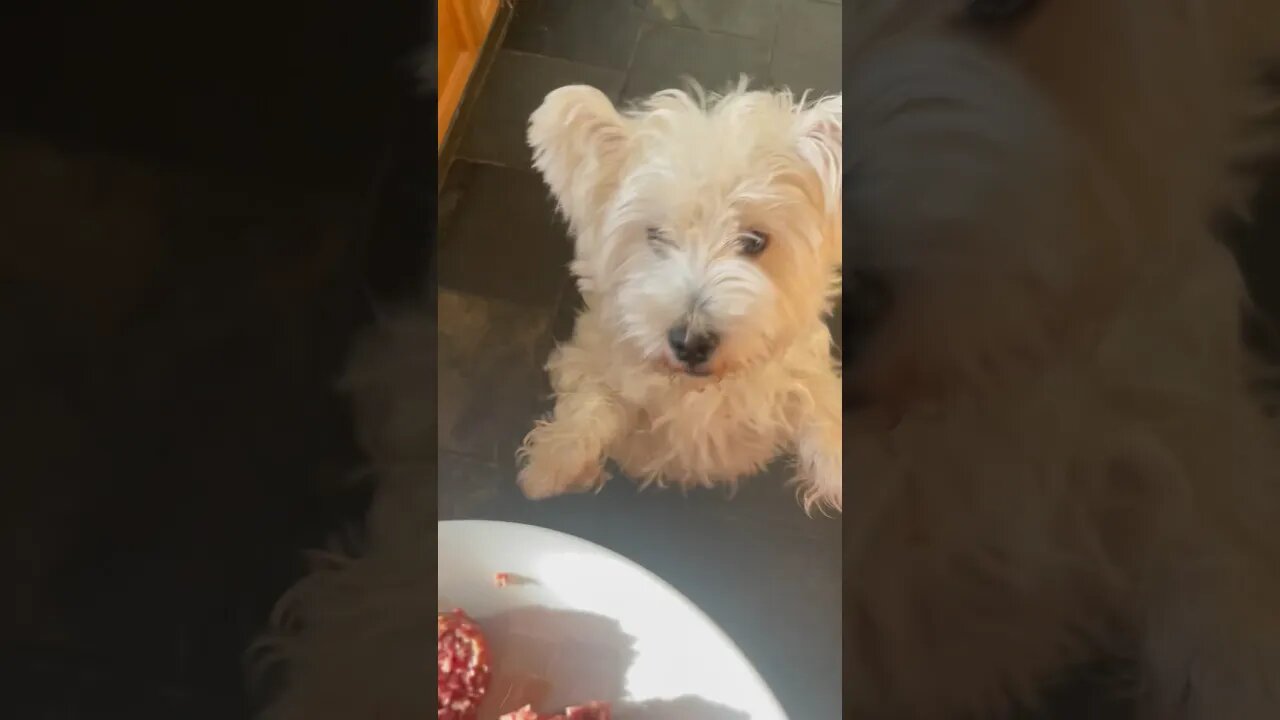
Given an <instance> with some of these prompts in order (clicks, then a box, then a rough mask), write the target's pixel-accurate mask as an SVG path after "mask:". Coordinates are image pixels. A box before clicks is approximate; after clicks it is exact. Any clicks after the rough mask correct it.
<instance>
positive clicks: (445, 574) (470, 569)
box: [437, 520, 787, 720]
mask: <svg viewBox="0 0 1280 720" xmlns="http://www.w3.org/2000/svg"><path fill="white" fill-rule="evenodd" d="M437 532H438V535H439V541H440V544H439V597H438V600H439V609H441V610H451V609H453V608H462V609H463V610H465V611H466V612H467V613H468V614H469V615H471V616H472V617H473V618H475V619H476V620H477V622H479V624H480V626H481V628H482V629H483V630H484V631H485V634H486V635H487V636H488V638H489V643H490V646H491V650H492V654H493V662H494V672H495V678H494V680H495V682H494V688H493V691H497V692H505V691H504V690H502V689H501V687H502V686H504V678H503V677H499V676H508V677H509V676H513V675H514V676H520V675H532V676H538V677H542V678H545V679H546V681H547V682H548V683H549V687H548V688H545V692H546V694H545V696H543V704H544V705H545V706H546V707H541V708H537V709H542V710H554V709H558V708H562V707H564V706H565V705H570V704H575V703H580V702H584V701H587V700H607V701H610V702H611V703H613V704H614V706H615V709H614V714H615V717H616V718H617V719H618V720H641V719H643V720H676V719H677V718H678V719H679V720H748V719H749V720H786V717H787V716H786V714H785V713H784V712H783V711H782V707H781V706H780V705H779V704H778V701H777V699H775V698H774V696H773V693H772V692H770V690H769V688H768V687H767V686H766V685H765V683H764V681H763V680H762V679H761V678H760V674H759V673H757V672H756V670H755V668H753V667H752V666H751V664H750V663H749V662H747V659H746V658H745V657H744V656H743V654H742V651H741V650H739V649H738V648H737V646H736V645H734V644H733V642H732V641H731V640H729V638H728V637H727V636H726V635H725V634H724V632H723V631H722V630H720V628H718V627H716V625H715V623H713V622H712V621H711V620H710V619H709V618H708V617H707V616H706V615H704V614H703V613H702V612H701V611H700V610H698V608H697V607H695V606H694V605H693V603H691V602H689V600H688V599H687V598H685V597H684V596H683V595H681V594H680V593H678V592H676V591H675V589H673V588H672V587H671V586H670V585H668V584H666V583H665V582H663V581H662V580H660V579H658V578H657V577H656V576H655V575H653V573H650V572H648V571H647V570H645V569H644V568H641V567H640V566H638V565H636V564H635V563H633V562H631V561H630V560H627V559H626V558H624V557H622V556H621V555H618V554H616V553H613V552H610V551H609V550H606V549H604V548H602V547H600V546H599V545H595V544H593V543H590V542H587V541H586V540H582V539H580V538H576V537H573V536H571V535H565V534H564V533H559V532H555V531H553V530H548V529H545V528H540V527H534V526H532V525H520V524H516V523H506V522H493V521H487V520H451V521H446V522H441V523H438V527H437ZM499 572H506V573H510V574H511V575H512V578H513V582H512V583H511V584H509V585H508V586H507V587H504V588H498V587H497V586H496V584H495V582H494V576H495V574H496V573H499ZM505 686H506V687H510V683H505ZM491 694H492V691H491ZM488 704H489V703H486V705H488ZM480 720H492V718H486V717H483V716H482V717H481V718H480Z"/></svg>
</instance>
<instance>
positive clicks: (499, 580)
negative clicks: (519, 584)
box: [493, 572, 511, 588]
mask: <svg viewBox="0 0 1280 720" xmlns="http://www.w3.org/2000/svg"><path fill="white" fill-rule="evenodd" d="M509 582H511V575H510V574H508V573H504V572H500V573H498V574H497V575H494V576H493V584H494V585H497V586H498V587H500V588H504V587H506V586H507V583H509Z"/></svg>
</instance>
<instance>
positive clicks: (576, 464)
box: [516, 424, 605, 500]
mask: <svg viewBox="0 0 1280 720" xmlns="http://www.w3.org/2000/svg"><path fill="white" fill-rule="evenodd" d="M553 428H554V426H552V425H549V424H548V425H540V426H538V427H537V428H534V430H533V432H531V433H529V437H528V438H527V439H526V440H525V444H524V447H522V448H521V449H520V453H519V457H520V460H521V461H522V466H521V468H520V473H519V475H518V476H517V477H516V484H517V485H518V486H519V487H520V491H521V492H523V493H524V496H525V497H527V498H529V499H530V500H544V499H546V498H551V497H555V496H557V495H563V494H565V493H573V492H587V491H589V490H594V489H596V488H598V487H599V486H600V485H601V484H602V483H603V482H604V480H605V477H604V472H603V468H602V467H601V458H600V456H599V455H598V454H597V455H593V454H591V453H589V452H586V451H585V450H584V448H583V447H582V443H581V442H573V441H564V440H562V439H561V438H560V437H559V436H558V435H556V433H555V430H554V429H553Z"/></svg>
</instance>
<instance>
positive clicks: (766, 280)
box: [529, 87, 842, 375]
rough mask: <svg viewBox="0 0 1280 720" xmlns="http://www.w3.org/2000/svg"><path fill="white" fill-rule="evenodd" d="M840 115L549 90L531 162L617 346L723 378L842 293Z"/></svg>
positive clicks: (775, 99)
mask: <svg viewBox="0 0 1280 720" xmlns="http://www.w3.org/2000/svg"><path fill="white" fill-rule="evenodd" d="M841 123H842V115H841V101H840V98H839V97H833V98H824V99H822V100H820V101H817V102H814V103H799V102H796V101H794V100H793V98H792V97H791V96H790V95H787V94H785V93H784V94H773V93H764V92H744V91H741V90H739V91H736V92H731V93H729V94H727V95H724V96H712V97H710V98H707V99H705V100H703V99H701V98H698V97H695V96H691V95H688V94H686V93H683V92H676V91H670V92H664V93H659V94H658V95H656V96H654V97H652V98H650V99H648V100H647V101H645V102H644V103H642V104H641V105H640V106H639V107H638V108H636V109H635V110H634V111H630V112H627V113H619V112H618V111H617V110H616V109H615V108H614V106H613V105H612V103H611V102H610V101H609V100H608V99H607V98H606V97H605V96H604V95H603V94H601V93H600V92H598V91H596V90H594V89H592V88H587V87H567V88H561V89H559V90H556V91H554V92H552V93H551V94H550V95H548V96H547V99H546V100H545V102H544V103H543V105H542V106H541V107H540V108H539V109H538V110H537V112H535V113H534V115H533V116H532V118H531V120H530V128H529V142H530V145H531V146H532V147H533V150H534V162H535V166H536V167H537V168H538V170H539V171H540V172H541V173H542V174H543V177H544V178H545V179H546V181H547V183H548V185H549V186H550V188H551V191H552V193H553V194H554V195H555V197H556V199H557V201H558V203H559V206H560V209H561V212H562V213H563V214H564V216H565V217H566V218H567V219H568V221H569V223H570V226H571V230H572V232H573V235H574V238H575V257H574V263H573V271H574V273H575V275H577V277H578V279H579V287H580V288H581V289H582V291H583V295H584V297H585V298H586V299H587V302H588V303H589V304H591V305H592V307H593V309H595V310H597V311H599V312H601V313H603V314H604V317H606V318H607V320H608V323H609V326H610V327H611V328H612V329H613V330H614V332H615V336H616V340H617V344H618V347H619V348H620V349H625V350H627V351H630V352H633V353H635V354H636V355H637V356H638V358H639V359H641V361H643V362H645V363H648V364H652V365H654V366H656V367H663V368H665V369H668V370H673V371H679V372H684V373H688V374H691V375H720V374H723V373H725V372H729V371H732V370H733V369H735V368H738V367H741V366H744V365H748V364H751V363H753V362H758V361H761V360H764V359H766V358H768V357H770V356H772V355H773V354H774V353H776V352H778V351H780V350H781V349H783V348H785V347H786V346H787V344H788V343H789V342H790V341H791V340H792V338H793V337H794V334H795V333H796V332H797V331H798V330H801V329H805V328H811V327H812V323H813V322H815V321H817V320H818V318H819V317H820V316H821V314H822V313H823V312H824V311H825V310H827V309H829V308H828V305H829V303H830V299H831V298H832V296H833V294H834V292H835V291H836V290H838V285H837V279H836V278H837V272H836V271H837V270H838V267H839V263H840V253H841V241H840V199H841V190H842V188H841V182H842V178H841V162H842V147H841Z"/></svg>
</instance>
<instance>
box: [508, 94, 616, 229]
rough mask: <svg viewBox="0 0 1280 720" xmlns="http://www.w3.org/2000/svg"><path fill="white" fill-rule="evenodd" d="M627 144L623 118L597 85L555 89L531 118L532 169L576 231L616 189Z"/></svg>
mask: <svg viewBox="0 0 1280 720" xmlns="http://www.w3.org/2000/svg"><path fill="white" fill-rule="evenodd" d="M627 141H628V134H627V127H626V123H625V120H624V119H623V117H622V116H621V115H620V114H619V113H618V111H617V109H615V108H614V106H613V103H612V102H611V101H610V100H609V98H608V97H606V96H605V94H604V93H602V92H600V91H599V90H597V89H595V88H593V87H588V86H585V85H570V86H567V87H562V88H559V89H557V90H552V91H551V92H550V93H548V94H547V97H546V99H544V100H543V101H542V105H541V106H540V107H538V109H537V110H535V111H534V112H533V115H532V116H530V118H529V146H530V147H531V148H533V166H534V167H535V168H537V170H538V172H540V173H542V178H543V180H545V181H546V183H547V186H548V187H550V188H551V193H552V195H554V196H555V198H556V202H557V203H558V204H559V206H560V212H561V214H563V215H564V217H565V219H566V220H568V221H569V226H570V228H571V229H572V230H573V231H574V232H575V233H577V231H578V230H579V229H580V228H581V226H582V225H583V224H584V223H587V222H589V221H590V220H591V218H592V217H593V216H594V214H595V213H596V212H598V210H599V208H601V207H603V205H604V203H605V202H606V200H607V199H608V197H609V195H610V194H612V192H613V191H614V189H616V187H617V184H618V180H619V178H618V174H619V171H620V169H621V167H622V162H623V159H624V158H625V156H626V148H627Z"/></svg>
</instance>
